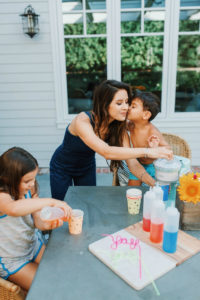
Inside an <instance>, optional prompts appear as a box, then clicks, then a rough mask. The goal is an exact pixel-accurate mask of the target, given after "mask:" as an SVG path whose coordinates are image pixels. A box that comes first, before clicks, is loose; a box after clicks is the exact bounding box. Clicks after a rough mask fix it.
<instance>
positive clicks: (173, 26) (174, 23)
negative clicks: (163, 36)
mask: <svg viewBox="0 0 200 300" xmlns="http://www.w3.org/2000/svg"><path fill="white" fill-rule="evenodd" d="M169 1H170V2H171V6H170V16H171V19H170V28H169V32H170V36H169V58H170V59H169V66H168V91H169V93H168V98H167V103H168V104H169V103H170V105H168V107H167V117H169V116H172V115H173V114H174V110H175V98H176V75H177V53H178V29H179V3H180V0H177V1H171V0H169Z"/></svg>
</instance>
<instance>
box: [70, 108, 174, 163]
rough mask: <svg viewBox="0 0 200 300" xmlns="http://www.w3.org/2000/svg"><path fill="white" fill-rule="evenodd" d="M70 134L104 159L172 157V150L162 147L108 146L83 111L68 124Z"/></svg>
mask: <svg viewBox="0 0 200 300" xmlns="http://www.w3.org/2000/svg"><path fill="white" fill-rule="evenodd" d="M69 130H70V132H71V133H72V134H74V135H76V136H79V137H80V138H81V139H82V141H83V142H84V143H85V144H86V145H87V146H88V147H90V148H91V149H92V150H94V151H95V152H97V153H98V154H100V155H102V156H103V157H105V158H106V159H112V160H123V159H124V160H126V159H129V158H140V157H144V156H145V155H148V157H151V158H169V159H170V158H172V155H173V154H172V151H170V150H167V149H165V148H164V147H158V148H156V149H150V148H148V149H147V148H134V149H132V148H126V147H115V146H109V145H108V144H107V143H105V142H104V141H103V140H101V139H100V138H99V137H97V136H96V134H95V132H94V130H93V128H92V125H91V124H90V120H89V118H88V116H87V115H86V114H85V113H80V114H79V115H78V116H77V117H76V118H75V119H74V120H73V121H72V123H71V125H70V126H69Z"/></svg>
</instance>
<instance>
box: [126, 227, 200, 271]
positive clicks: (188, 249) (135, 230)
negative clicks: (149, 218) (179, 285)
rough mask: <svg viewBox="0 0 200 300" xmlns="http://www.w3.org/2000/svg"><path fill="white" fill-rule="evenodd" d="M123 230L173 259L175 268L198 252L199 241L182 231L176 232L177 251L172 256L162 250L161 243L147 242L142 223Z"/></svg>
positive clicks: (146, 233) (147, 234)
mask: <svg viewBox="0 0 200 300" xmlns="http://www.w3.org/2000/svg"><path fill="white" fill-rule="evenodd" d="M125 230H126V231H128V232H129V233H130V234H132V235H134V236H135V237H136V238H138V239H139V240H140V241H142V242H144V243H146V244H148V245H150V246H152V247H154V248H156V249H158V250H159V251H161V252H162V253H164V254H165V255H167V256H169V257H171V258H173V259H174V260H175V261H176V265H177V266H178V265H180V264H181V263H182V262H184V261H185V260H186V259H188V258H190V257H191V256H193V255H194V254H196V253H198V252H199V251H200V240H198V239H197V238H194V237H193V236H191V235H189V234H187V233H185V232H184V231H182V230H179V232H178V241H177V250H176V252H175V253H174V254H170V253H166V252H164V251H163V250H162V243H159V244H155V243H152V242H151V241H150V240H149V232H145V231H143V229H142V222H139V223H136V224H133V225H131V226H129V227H127V228H125Z"/></svg>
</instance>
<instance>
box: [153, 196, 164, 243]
mask: <svg viewBox="0 0 200 300" xmlns="http://www.w3.org/2000/svg"><path fill="white" fill-rule="evenodd" d="M164 212H165V205H164V203H163V201H162V200H159V199H156V200H154V201H153V203H152V208H151V226H150V241H151V242H153V243H160V242H162V238H163V226H164Z"/></svg>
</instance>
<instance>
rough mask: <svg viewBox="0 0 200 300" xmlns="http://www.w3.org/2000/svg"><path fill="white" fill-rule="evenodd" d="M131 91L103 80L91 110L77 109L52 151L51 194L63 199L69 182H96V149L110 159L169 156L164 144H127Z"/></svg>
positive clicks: (124, 86) (80, 183)
mask: <svg viewBox="0 0 200 300" xmlns="http://www.w3.org/2000/svg"><path fill="white" fill-rule="evenodd" d="M131 99H132V95H131V89H130V87H129V85H127V84H125V83H123V82H118V81H115V80H106V81H104V82H102V83H101V84H100V85H99V86H97V87H96V89H95V91H94V97H93V110H92V111H91V112H81V113H79V114H78V115H77V116H76V117H75V118H74V119H73V120H72V122H71V123H70V124H69V125H68V126H67V128H66V132H65V136H64V139H63V143H62V144H61V145H60V146H59V147H58V148H57V149H56V151H55V152H54V154H53V156H52V159H51V162H50V184H51V193H52V197H53V198H56V199H60V200H63V199H64V197H65V194H66V192H67V189H68V187H69V186H71V185H72V184H74V185H81V186H94V185H96V164H95V152H97V153H98V154H100V155H102V156H103V157H105V158H106V159H108V160H112V162H111V170H112V169H113V167H115V166H118V165H120V161H121V160H124V159H130V158H139V157H143V156H147V155H148V157H151V158H169V157H171V156H172V152H171V151H170V150H168V149H165V148H163V147H162V148H161V147H158V148H154V149H151V148H148V149H147V148H135V149H133V148H128V147H127V148H126V147H123V143H124V139H126V138H127V132H126V115H127V111H128V107H129V103H130V102H131Z"/></svg>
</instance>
